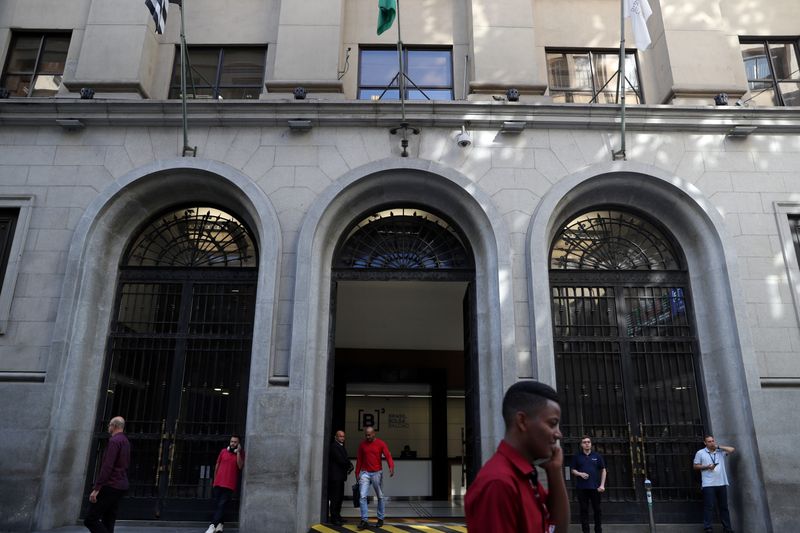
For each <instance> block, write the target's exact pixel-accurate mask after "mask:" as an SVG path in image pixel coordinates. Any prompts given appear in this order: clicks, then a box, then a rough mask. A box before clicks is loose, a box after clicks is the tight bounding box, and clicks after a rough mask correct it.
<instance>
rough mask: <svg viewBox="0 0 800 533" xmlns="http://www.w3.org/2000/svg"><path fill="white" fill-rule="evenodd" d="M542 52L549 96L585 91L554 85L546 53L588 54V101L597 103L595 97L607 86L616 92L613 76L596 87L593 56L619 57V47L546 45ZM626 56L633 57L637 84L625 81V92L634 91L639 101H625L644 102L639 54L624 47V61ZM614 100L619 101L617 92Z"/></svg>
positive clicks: (568, 94) (570, 94) (571, 94)
mask: <svg viewBox="0 0 800 533" xmlns="http://www.w3.org/2000/svg"><path fill="white" fill-rule="evenodd" d="M544 53H545V64H546V66H547V85H548V92H549V93H550V95H551V96H552V95H553V93H554V92H556V93H557V94H559V95H560V94H563V95H564V96H565V97H567V98H570V97H571V96H573V95H574V94H575V93H580V92H582V91H585V89H581V88H576V87H560V86H559V87H555V86H554V85H553V80H551V79H550V65H549V63H548V55H549V54H586V55H588V56H589V68H590V69H591V70H590V79H591V82H592V88H591V91H592V99H591V101H590V102H588V103H598V102H597V97H598V96H599V95H600V94H602V92H606V91H607V88H608V87H612V88H613V92H614V93H617V88H616V87H617V82H616V81H611V80H613V77H612V78H611V79H610V81H609V82H608V83H607V84H606V85H604V86H602V87H597V84H596V81H595V78H596V72H595V62H594V57H595V56H598V55H603V56H608V55H611V56H615V57H617V58H619V49H618V48H617V49H612V48H572V47H566V48H564V47H559V48H551V47H548V48H545V51H544ZM628 57H632V58H633V61H634V65H635V67H636V83H637V86H635V87H634V86H632V85H629V84H627V83H626V86H628V87H629V88H628V90H627V91H626V93H631V92H632V93H634V94H635V95H636V97H637V98H638V99H639V101H638V102H627V103H636V104H644V103H645V102H646V101H645V97H644V88H643V87H642V76H641V72H642V70H641V68H640V65H639V54H637V53H636V50H635V49H633V48H630V49H628V48H626V49H625V58H626V62H627V59H628ZM615 74H616V73H615ZM604 87H605V89H604ZM615 101H616V103H619V94H618V93H617V94H616V96H615ZM565 103H581V102H565Z"/></svg>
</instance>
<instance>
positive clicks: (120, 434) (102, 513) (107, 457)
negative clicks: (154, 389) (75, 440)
mask: <svg viewBox="0 0 800 533" xmlns="http://www.w3.org/2000/svg"><path fill="white" fill-rule="evenodd" d="M108 432H109V433H110V434H111V438H110V439H108V446H107V447H106V452H105V454H104V455H103V462H102V464H101V466H100V473H99V474H98V475H97V479H95V481H94V486H93V487H92V492H91V493H90V494H89V502H90V503H91V505H90V506H89V512H88V513H87V515H86V519H85V520H84V521H83V525H85V526H86V527H87V529H88V530H89V531H91V532H92V533H113V532H114V523H115V522H116V521H117V509H118V507H119V501H120V500H121V499H122V497H123V496H124V495H125V492H126V491H127V490H128V466H130V463H131V443H130V442H129V441H128V437H126V436H125V419H124V418H122V417H121V416H115V417H114V418H112V419H111V420H110V421H109V422H108Z"/></svg>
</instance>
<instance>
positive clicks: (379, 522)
mask: <svg viewBox="0 0 800 533" xmlns="http://www.w3.org/2000/svg"><path fill="white" fill-rule="evenodd" d="M378 527H383V520H381V519H378Z"/></svg>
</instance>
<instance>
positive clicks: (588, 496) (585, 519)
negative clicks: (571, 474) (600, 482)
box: [575, 489, 603, 533]
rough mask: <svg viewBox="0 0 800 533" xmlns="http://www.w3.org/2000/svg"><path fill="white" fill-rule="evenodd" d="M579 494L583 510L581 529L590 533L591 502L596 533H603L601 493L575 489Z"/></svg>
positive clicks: (585, 532) (594, 490)
mask: <svg viewBox="0 0 800 533" xmlns="http://www.w3.org/2000/svg"><path fill="white" fill-rule="evenodd" d="M575 490H576V491H577V492H578V505H579V506H580V510H581V529H582V530H583V533H589V502H591V504H592V510H593V511H594V531H595V533H602V531H603V524H602V523H601V522H600V493H599V492H597V489H575Z"/></svg>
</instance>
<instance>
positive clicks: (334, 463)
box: [328, 429, 353, 526]
mask: <svg viewBox="0 0 800 533" xmlns="http://www.w3.org/2000/svg"><path fill="white" fill-rule="evenodd" d="M352 471H353V463H351V462H350V459H349V457H348V455H347V449H346V448H345V447H344V431H342V430H341V429H340V430H339V431H337V432H336V434H335V435H334V437H333V442H332V443H331V447H330V450H329V451H328V517H329V520H330V523H331V524H333V525H335V526H341V525H342V524H343V523H344V521H343V520H342V499H344V482H345V481H346V480H347V476H349V475H350V472H352Z"/></svg>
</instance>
